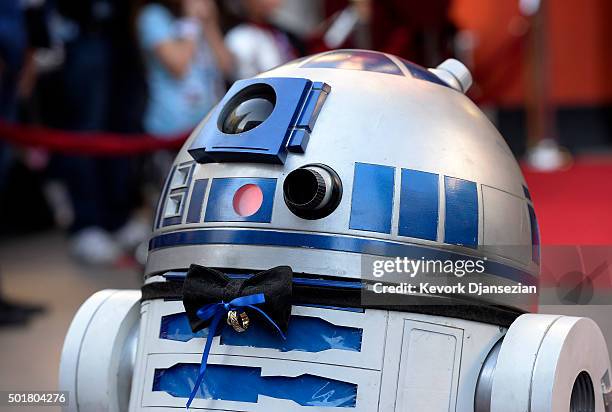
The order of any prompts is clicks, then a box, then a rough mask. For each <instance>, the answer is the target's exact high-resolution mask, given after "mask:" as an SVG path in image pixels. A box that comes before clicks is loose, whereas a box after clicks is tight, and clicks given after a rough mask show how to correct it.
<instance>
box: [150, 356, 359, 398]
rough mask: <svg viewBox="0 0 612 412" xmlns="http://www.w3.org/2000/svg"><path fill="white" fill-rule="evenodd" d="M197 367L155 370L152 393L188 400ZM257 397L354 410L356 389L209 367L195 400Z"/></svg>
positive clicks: (319, 379) (327, 381) (242, 369)
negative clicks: (164, 393) (166, 394)
mask: <svg viewBox="0 0 612 412" xmlns="http://www.w3.org/2000/svg"><path fill="white" fill-rule="evenodd" d="M199 370H200V365H198V364H193V363H179V364H176V365H174V366H172V367H171V368H168V369H155V375H154V377H153V388H151V389H152V390H153V391H154V392H166V393H168V394H170V395H171V396H174V397H176V398H188V397H189V395H190V394H191V391H192V390H193V386H194V383H195V382H196V380H197V378H198V374H199ZM259 395H262V396H268V397H271V398H276V399H285V400H290V401H293V402H295V403H297V404H298V405H301V406H314V407H325V408H354V407H355V406H356V404H357V385H356V384H354V383H349V382H342V381H338V380H335V379H330V378H325V377H321V376H315V375H308V374H303V375H300V376H296V377H288V376H261V368H257V367H251V366H233V365H214V364H209V365H208V366H207V368H206V372H205V373H204V379H203V380H202V384H201V385H200V387H199V388H198V390H197V392H196V396H195V397H196V398H197V399H215V400H223V401H234V402H250V403H256V402H257V399H258V397H259Z"/></svg>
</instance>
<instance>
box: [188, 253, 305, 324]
mask: <svg viewBox="0 0 612 412" xmlns="http://www.w3.org/2000/svg"><path fill="white" fill-rule="evenodd" d="M292 286H293V271H292V270H291V268H290V267H289V266H278V267H275V268H272V269H268V270H266V271H263V272H259V273H257V274H255V275H253V276H251V277H250V278H247V279H231V278H230V277H228V276H227V275H226V274H224V273H222V272H220V271H218V270H214V269H210V268H207V267H204V266H199V265H191V266H190V267H189V271H188V272H187V277H186V278H185V282H184V284H183V306H185V311H186V312H187V316H188V318H189V323H190V325H191V329H192V330H193V332H194V333H195V332H197V331H199V330H201V329H204V328H205V327H207V326H208V324H209V323H210V322H209V321H203V320H202V319H200V318H199V317H198V316H197V314H196V313H197V311H198V309H200V308H201V307H203V306H204V305H208V304H211V303H219V302H225V303H227V302H230V301H231V300H233V299H235V298H238V297H241V296H248V295H255V294H258V293H263V295H264V296H265V299H266V301H265V303H263V304H261V305H259V307H260V308H261V309H262V310H263V311H264V312H265V313H266V314H267V315H268V316H269V317H270V318H271V319H272V320H273V321H274V322H275V323H276V324H277V325H278V327H279V328H280V329H281V330H282V331H283V332H286V331H287V327H288V325H289V316H290V315H291V295H292ZM252 314H253V315H254V316H255V317H256V316H257V313H255V311H253V313H252ZM249 315H250V314H249Z"/></svg>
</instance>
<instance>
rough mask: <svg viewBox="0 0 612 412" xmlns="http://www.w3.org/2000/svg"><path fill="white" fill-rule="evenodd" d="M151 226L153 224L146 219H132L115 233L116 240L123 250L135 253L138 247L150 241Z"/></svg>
mask: <svg viewBox="0 0 612 412" xmlns="http://www.w3.org/2000/svg"><path fill="white" fill-rule="evenodd" d="M151 226H152V224H151V222H149V221H147V220H145V219H142V218H137V217H135V218H132V219H130V220H129V221H128V222H127V223H126V224H125V225H123V226H122V227H121V228H120V229H119V230H117V231H116V232H115V240H116V241H117V244H118V245H119V247H121V248H123V250H125V251H128V252H133V251H134V249H136V248H137V247H138V245H140V244H141V243H143V242H146V241H147V240H149V235H151Z"/></svg>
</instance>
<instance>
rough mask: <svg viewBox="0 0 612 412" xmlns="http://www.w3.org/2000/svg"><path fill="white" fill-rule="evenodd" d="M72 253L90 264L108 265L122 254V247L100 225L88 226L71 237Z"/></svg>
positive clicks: (81, 260)
mask: <svg viewBox="0 0 612 412" xmlns="http://www.w3.org/2000/svg"><path fill="white" fill-rule="evenodd" d="M70 250H71V252H72V255H73V256H74V257H75V258H76V259H77V260H79V261H80V262H82V263H85V264H88V265H99V266H107V265H112V264H113V263H115V262H116V261H117V260H118V259H119V257H120V256H121V249H120V248H119V246H118V245H117V243H116V242H115V241H114V240H113V238H112V237H111V235H110V234H109V233H108V232H106V231H105V230H103V229H101V228H99V227H88V228H85V229H83V230H80V231H79V232H77V233H75V234H74V235H73V236H72V238H71V239H70Z"/></svg>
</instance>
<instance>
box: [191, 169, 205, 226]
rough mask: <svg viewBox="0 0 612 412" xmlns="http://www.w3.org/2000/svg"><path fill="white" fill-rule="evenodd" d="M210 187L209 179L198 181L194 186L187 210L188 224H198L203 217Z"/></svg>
mask: <svg viewBox="0 0 612 412" xmlns="http://www.w3.org/2000/svg"><path fill="white" fill-rule="evenodd" d="M207 187H208V179H198V180H196V181H195V183H194V184H193V190H192V191H191V199H190V200H189V209H188V210H187V223H198V222H200V219H201V217H202V203H203V202H204V195H205V194H206V188H207Z"/></svg>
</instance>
